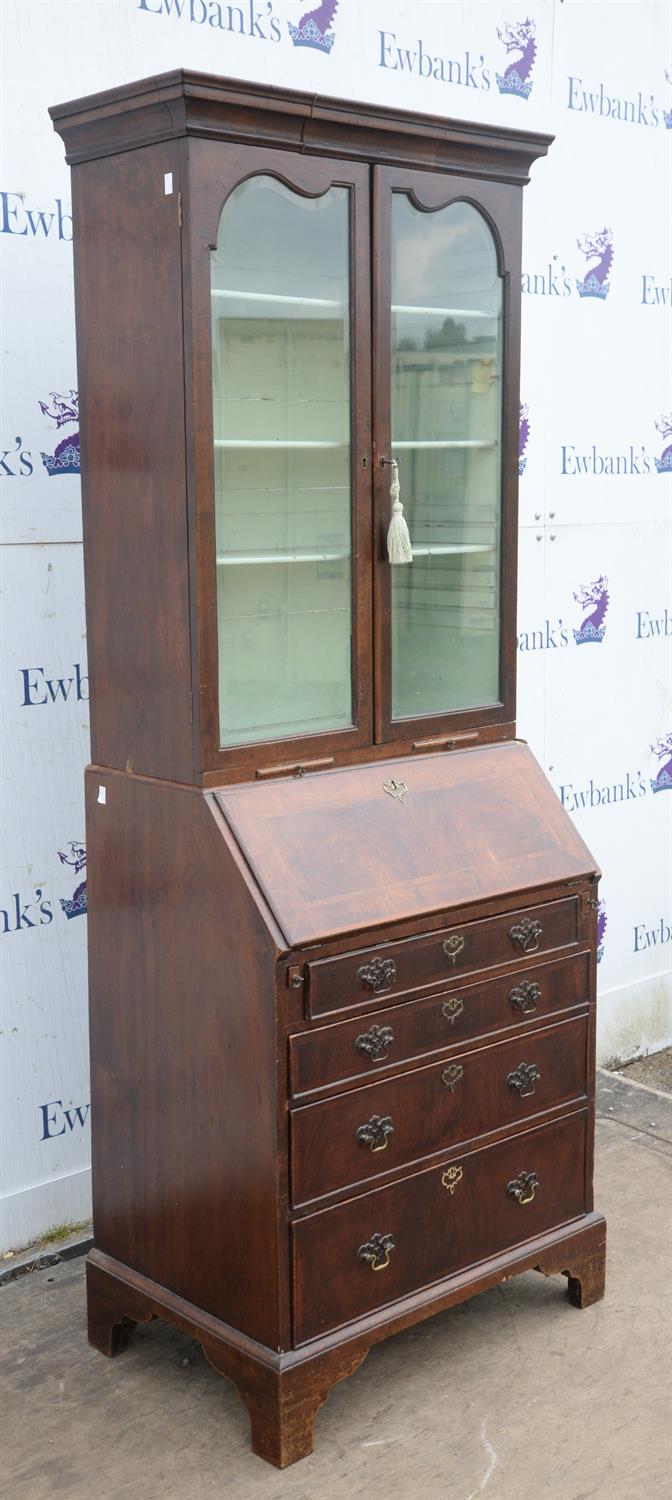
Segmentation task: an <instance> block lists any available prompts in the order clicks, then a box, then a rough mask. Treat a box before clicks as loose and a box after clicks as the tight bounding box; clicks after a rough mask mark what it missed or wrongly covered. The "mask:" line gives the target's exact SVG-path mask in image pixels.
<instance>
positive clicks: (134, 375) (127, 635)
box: [72, 142, 193, 781]
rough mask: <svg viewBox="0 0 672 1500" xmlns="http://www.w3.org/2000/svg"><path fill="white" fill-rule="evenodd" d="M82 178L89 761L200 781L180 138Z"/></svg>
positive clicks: (77, 202)
mask: <svg viewBox="0 0 672 1500" xmlns="http://www.w3.org/2000/svg"><path fill="white" fill-rule="evenodd" d="M166 174H170V181H169V182H168V183H166V181H165V176H166ZM171 182H172V188H171V191H167V190H166V189H167V187H170V185H171ZM72 189H73V214H74V258H75V289H76V318H77V366H78V381H79V396H80V416H81V447H82V505H83V531H84V567H85V579H86V615H87V632H88V659H89V675H90V682H91V737H92V759H93V760H94V762H95V763H96V764H98V765H108V766H115V767H118V768H120V769H129V770H134V771H136V772H145V773H148V774H150V775H153V776H163V777H166V778H167V779H174V780H182V781H193V752H192V728H191V714H190V693H191V662H190V630H189V584H188V567H189V551H188V536H187V506H186V478H185V430H184V357H183V339H182V285H181V231H180V222H179V192H178V189H179V179H178V170H177V149H176V146H175V145H174V144H172V143H170V142H165V143H164V144H161V145H157V146H151V147H145V148H144V149H142V150H139V151H132V152H130V153H127V154H123V155H120V156H114V157H109V158H108V159H106V160H101V161H94V162H90V163H87V164H86V165H85V166H79V167H75V168H74V169H73V173H72Z"/></svg>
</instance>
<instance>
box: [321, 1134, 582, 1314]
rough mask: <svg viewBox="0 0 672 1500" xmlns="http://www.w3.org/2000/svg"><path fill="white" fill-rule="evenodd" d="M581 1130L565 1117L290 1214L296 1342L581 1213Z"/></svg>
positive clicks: (437, 1279)
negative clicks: (334, 1204) (333, 1204)
mask: <svg viewBox="0 0 672 1500" xmlns="http://www.w3.org/2000/svg"><path fill="white" fill-rule="evenodd" d="M586 1129H587V1122H586V1116H585V1114H575V1115H570V1116H569V1117H565V1118H564V1119H562V1120H557V1121H555V1122H554V1123H553V1124H551V1125H544V1126H542V1127H541V1128H539V1129H537V1130H530V1131H526V1132H525V1133H524V1134H522V1135H518V1136H516V1137H515V1138H514V1139H513V1140H507V1141H502V1142H500V1143H499V1144H498V1145H496V1146H489V1147H486V1148H485V1149H482V1150H480V1151H472V1152H465V1153H464V1154H463V1155H461V1156H457V1157H454V1158H453V1159H452V1161H451V1162H450V1163H449V1164H446V1163H444V1164H443V1165H442V1166H440V1167H432V1168H431V1169H430V1170H428V1171H424V1172H418V1173H417V1174H416V1175H415V1176H413V1177H407V1178H405V1179H404V1180H403V1181H402V1182H397V1183H395V1184H394V1185H393V1186H392V1187H387V1188H380V1189H378V1191H377V1192H373V1193H366V1194H365V1195H364V1196H363V1197H360V1198H356V1199H351V1201H350V1202H349V1203H344V1204H341V1205H339V1207H338V1208H332V1209H325V1210H323V1212H322V1213H317V1214H311V1215H310V1216H309V1217H308V1218H305V1219H301V1220H299V1221H298V1223H295V1224H294V1225H293V1265H294V1338H295V1343H297V1344H301V1343H304V1342H305V1341H306V1340H307V1339H312V1338H316V1337H317V1336H318V1335H319V1334H321V1333H325V1332H326V1331H327V1330H328V1329H331V1328H338V1327H340V1325H341V1324H343V1323H348V1322H351V1321H352V1320H353V1319H354V1318H359V1317H362V1316H363V1315H364V1314H365V1313H367V1312H370V1311H371V1310H372V1309H374V1308H376V1307H382V1306H384V1305H385V1304H386V1303H388V1302H394V1301H396V1300H397V1298H399V1297H405V1296H407V1295H408V1293H409V1292H413V1291H416V1290H418V1289H419V1288H420V1287H424V1286H429V1285H430V1284H431V1283H432V1282H434V1281H440V1280H442V1279H443V1278H444V1277H446V1276H450V1275H451V1274H452V1273H453V1272H455V1271H458V1270H460V1269H462V1268H463V1267H465V1266H469V1265H473V1264H475V1263H476V1262H478V1261H481V1260H485V1259H487V1258H488V1257H489V1256H491V1255H497V1254H499V1253H500V1252H501V1251H502V1250H506V1249H508V1248H509V1247H511V1246H513V1245H517V1244H520V1243H521V1241H523V1240H528V1239H532V1238H534V1237H535V1236H536V1235H539V1234H544V1233H546V1231H547V1230H549V1229H552V1228H554V1226H555V1225H557V1224H564V1223H566V1222H567V1221H568V1220H569V1219H574V1218H576V1217H577V1216H578V1215H579V1214H582V1213H584V1212H585V1210H586V1192H585V1170H586Z"/></svg>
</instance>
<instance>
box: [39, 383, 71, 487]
mask: <svg viewBox="0 0 672 1500" xmlns="http://www.w3.org/2000/svg"><path fill="white" fill-rule="evenodd" d="M39 406H40V411H41V412H44V415H45V417H49V418H50V420H51V421H52V422H55V423H56V426H57V427H65V426H67V424H68V423H70V422H75V423H77V424H79V397H78V395H77V392H76V391H70V393H69V395H68V396H59V395H58V392H57V391H52V392H51V408H49V407H48V406H47V403H46V401H40V403H39ZM41 457H42V462H43V464H44V467H45V469H46V471H47V474H48V475H49V478H50V479H53V477H54V475H55V474H79V430H77V432H71V433H69V434H68V436H67V437H64V438H63V439H62V441H61V442H60V443H59V444H58V446H57V447H56V449H55V451H54V452H53V453H42V455H41Z"/></svg>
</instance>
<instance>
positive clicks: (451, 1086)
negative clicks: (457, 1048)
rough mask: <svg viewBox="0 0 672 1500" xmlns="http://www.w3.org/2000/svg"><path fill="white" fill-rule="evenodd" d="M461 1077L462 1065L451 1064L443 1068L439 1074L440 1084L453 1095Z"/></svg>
mask: <svg viewBox="0 0 672 1500" xmlns="http://www.w3.org/2000/svg"><path fill="white" fill-rule="evenodd" d="M463 1077H464V1068H463V1067H462V1064H461V1063H451V1064H450V1066H449V1067H447V1068H444V1070H443V1072H442V1074H441V1082H442V1084H444V1086H445V1088H447V1089H448V1092H449V1094H454V1093H455V1089H456V1087H457V1085H458V1083H459V1082H460V1080H461V1079H462V1078H463Z"/></svg>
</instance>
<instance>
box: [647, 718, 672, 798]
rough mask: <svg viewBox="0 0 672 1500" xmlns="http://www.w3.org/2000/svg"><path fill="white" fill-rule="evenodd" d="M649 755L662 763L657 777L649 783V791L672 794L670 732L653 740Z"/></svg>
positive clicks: (671, 740) (671, 737)
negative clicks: (654, 756)
mask: <svg viewBox="0 0 672 1500" xmlns="http://www.w3.org/2000/svg"><path fill="white" fill-rule="evenodd" d="M651 754H652V755H656V756H657V757H658V760H662V762H663V764H662V766H661V768H660V770H659V772H658V775H657V776H656V777H655V779H652V781H651V791H652V792H672V732H670V734H664V735H663V736H662V738H661V739H659V740H654V742H653V744H652V746H651Z"/></svg>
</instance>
